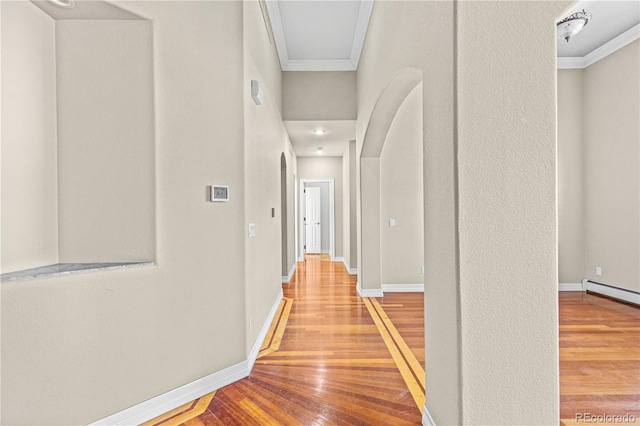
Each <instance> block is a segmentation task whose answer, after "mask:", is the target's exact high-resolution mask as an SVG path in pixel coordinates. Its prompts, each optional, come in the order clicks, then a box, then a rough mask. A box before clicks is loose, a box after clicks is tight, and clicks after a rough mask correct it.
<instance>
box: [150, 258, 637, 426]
mask: <svg viewBox="0 0 640 426" xmlns="http://www.w3.org/2000/svg"><path fill="white" fill-rule="evenodd" d="M283 288H284V294H285V299H284V300H283V301H282V303H281V304H280V307H279V310H278V313H277V314H276V317H275V319H274V322H273V324H272V326H271V328H270V330H269V333H268V335H267V337H266V339H265V341H264V343H263V345H262V347H261V350H260V354H259V356H258V359H257V360H256V363H255V365H254V368H253V371H252V373H251V375H250V376H249V377H248V378H246V379H243V380H240V381H238V382H236V383H233V384H231V385H229V386H226V387H224V388H221V389H219V390H217V391H216V392H213V393H211V394H209V395H205V396H204V397H202V398H199V399H198V400H196V401H193V402H192V403H190V404H185V405H184V406H182V407H179V408H177V409H176V410H173V411H172V412H171V413H167V414H165V415H164V416H161V417H159V418H157V419H154V420H152V421H150V422H148V423H146V424H145V426H151V425H162V426H174V425H180V424H184V425H186V426H202V425H326V424H334V425H365V424H369V425H418V424H420V421H421V409H422V405H423V403H424V386H425V383H424V325H423V324H424V314H423V312H424V307H423V306H424V305H423V295H422V294H421V293H388V294H387V295H386V296H385V297H384V298H360V297H358V296H357V295H356V293H355V277H351V276H349V275H348V274H347V273H346V271H345V269H344V267H343V266H342V264H341V263H339V262H330V261H326V260H324V259H321V258H320V257H317V258H315V259H309V260H308V261H307V262H301V263H298V267H297V272H296V274H295V276H294V278H293V279H292V281H291V283H290V284H288V285H284V286H283ZM560 393H561V413H560V414H561V419H562V421H561V424H565V425H567V426H569V425H574V424H576V422H575V420H576V419H575V415H576V413H591V414H592V415H597V414H599V413H600V414H602V413H606V414H609V415H612V414H625V413H629V414H632V415H635V416H636V417H637V418H638V420H637V422H640V309H638V308H636V307H632V306H628V305H624V304H621V303H617V302H613V301H611V300H608V299H604V298H601V297H597V296H594V295H589V294H586V293H560ZM579 424H584V423H579Z"/></svg>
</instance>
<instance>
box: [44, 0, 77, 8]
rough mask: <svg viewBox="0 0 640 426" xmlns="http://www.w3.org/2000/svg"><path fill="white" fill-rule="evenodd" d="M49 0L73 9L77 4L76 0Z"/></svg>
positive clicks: (59, 5)
mask: <svg viewBox="0 0 640 426" xmlns="http://www.w3.org/2000/svg"><path fill="white" fill-rule="evenodd" d="M49 2H51V3H53V4H55V5H56V6H58V7H64V8H66V9H71V8H72V7H74V6H75V5H76V2H75V1H74V0H49Z"/></svg>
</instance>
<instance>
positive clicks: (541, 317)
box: [457, 1, 569, 424]
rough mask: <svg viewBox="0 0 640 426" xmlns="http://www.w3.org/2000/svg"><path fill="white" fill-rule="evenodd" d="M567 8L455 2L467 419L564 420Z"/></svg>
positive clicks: (510, 421) (547, 4)
mask: <svg viewBox="0 0 640 426" xmlns="http://www.w3.org/2000/svg"><path fill="white" fill-rule="evenodd" d="M568 5H569V3H568V2H538V3H536V2H509V1H506V2H505V1H489V2H460V3H459V7H458V20H457V28H458V32H457V40H458V43H457V46H458V62H457V63H458V67H457V69H458V73H457V76H458V78H457V87H458V90H457V92H458V97H457V99H458V122H457V134H458V141H457V149H458V155H457V157H458V163H457V165H458V220H459V234H458V237H459V256H460V259H459V262H460V263H459V265H460V308H461V310H460V322H461V341H462V345H461V349H462V351H461V360H462V371H463V379H462V393H463V396H464V400H463V413H462V414H463V421H464V423H474V424H495V423H502V424H529V423H532V424H554V423H557V422H558V409H559V401H558V340H557V336H558V328H557V327H558V316H557V279H558V269H557V259H558V257H557V227H556V212H557V210H556V179H555V174H556V111H555V105H556V75H557V72H556V68H555V63H556V58H555V45H556V37H555V32H554V22H555V20H556V18H557V17H558V16H560V14H561V13H562V12H563V10H564V9H565V8H566V7H567V6H568ZM516 18H517V19H518V20H519V22H520V24H521V25H524V26H525V27H526V28H527V31H525V32H520V33H518V32H516V33H513V34H509V37H505V35H504V33H503V32H501V31H498V30H497V29H496V30H490V29H488V28H486V27H485V28H482V27H481V26H478V25H477V22H478V20H481V21H484V20H489V19H491V20H494V21H497V22H511V21H512V20H513V19H516ZM522 52H526V55H523V54H522ZM542 354H544V355H542ZM523 384H524V386H525V387H526V391H525V390H523Z"/></svg>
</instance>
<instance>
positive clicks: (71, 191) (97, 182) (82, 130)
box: [56, 20, 184, 262]
mask: <svg viewBox="0 0 640 426" xmlns="http://www.w3.org/2000/svg"><path fill="white" fill-rule="evenodd" d="M56 59H57V62H56V65H57V75H58V99H57V104H58V179H59V183H58V191H59V193H58V205H59V222H58V224H59V225H58V226H59V240H60V261H61V262H114V261H144V260H153V259H154V258H155V158H154V155H155V153H154V140H153V137H154V115H153V114H154V113H153V54H152V28H151V22H150V21H144V20H131V21H113V20H101V21H95V20H62V21H58V22H57V23H56ZM183 143H184V142H183Z"/></svg>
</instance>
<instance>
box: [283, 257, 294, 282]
mask: <svg viewBox="0 0 640 426" xmlns="http://www.w3.org/2000/svg"><path fill="white" fill-rule="evenodd" d="M295 273H296V264H295V262H294V263H293V266H292V267H291V270H290V271H289V275H287V276H286V277H282V284H289V283H290V282H291V278H292V277H293V274H295Z"/></svg>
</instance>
